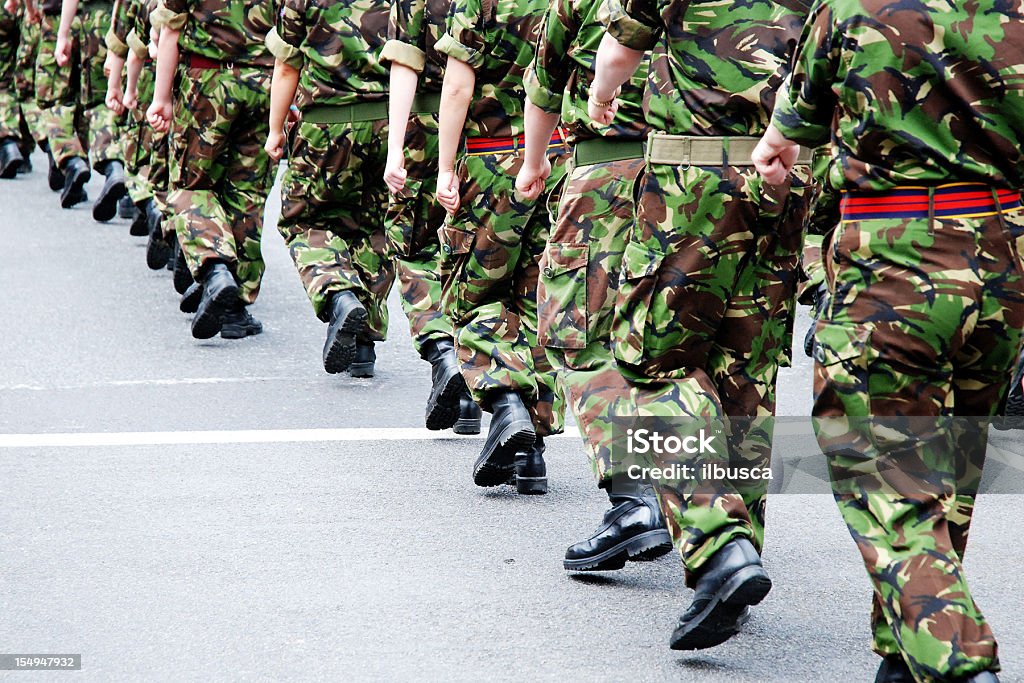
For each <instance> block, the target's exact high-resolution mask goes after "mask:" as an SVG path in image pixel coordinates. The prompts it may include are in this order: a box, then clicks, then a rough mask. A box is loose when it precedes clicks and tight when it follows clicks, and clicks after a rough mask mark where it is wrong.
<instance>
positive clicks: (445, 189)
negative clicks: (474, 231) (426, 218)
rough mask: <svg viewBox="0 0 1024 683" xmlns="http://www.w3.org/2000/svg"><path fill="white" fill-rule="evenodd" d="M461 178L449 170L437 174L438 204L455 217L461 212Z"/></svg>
mask: <svg viewBox="0 0 1024 683" xmlns="http://www.w3.org/2000/svg"><path fill="white" fill-rule="evenodd" d="M459 201H460V197H459V176H457V175H455V171H453V170H451V169H448V170H445V171H440V172H439V173H438V174H437V203H438V204H440V205H441V206H443V207H444V210H445V211H447V212H448V213H449V214H450V215H452V216H454V215H455V212H456V211H458V210H459Z"/></svg>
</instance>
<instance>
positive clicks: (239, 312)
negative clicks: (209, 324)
mask: <svg viewBox="0 0 1024 683" xmlns="http://www.w3.org/2000/svg"><path fill="white" fill-rule="evenodd" d="M235 302H236V303H235V304H234V305H233V306H232V307H231V308H229V309H228V311H227V313H225V314H224V325H223V326H222V327H221V328H220V336H221V337H222V338H223V339H244V338H246V337H249V336H252V335H256V334H259V333H261V332H262V331H263V323H261V322H260V321H259V320H257V319H256V318H254V317H252V316H251V315H249V310H248V309H247V308H246V307H245V304H244V303H242V301H241V299H235Z"/></svg>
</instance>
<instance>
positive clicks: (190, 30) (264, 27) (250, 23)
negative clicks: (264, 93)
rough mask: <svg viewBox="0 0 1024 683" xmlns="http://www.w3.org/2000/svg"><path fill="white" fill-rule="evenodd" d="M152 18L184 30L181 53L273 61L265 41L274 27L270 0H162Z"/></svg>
mask: <svg viewBox="0 0 1024 683" xmlns="http://www.w3.org/2000/svg"><path fill="white" fill-rule="evenodd" d="M150 19H151V21H152V22H153V24H154V25H155V26H158V27H161V28H162V27H163V26H167V27H168V28H171V29H176V30H180V31H181V37H180V38H179V39H178V45H179V47H180V49H181V51H182V53H189V54H194V55H199V56H201V57H206V58H208V59H213V60H217V61H222V62H234V63H235V64H239V65H246V66H272V65H273V63H274V57H273V55H271V54H270V53H269V52H268V51H267V47H266V45H265V44H264V41H265V40H266V38H267V32H268V31H270V29H271V28H272V27H273V26H274V7H273V3H271V2H270V0H160V4H159V6H158V7H157V9H156V11H155V12H153V14H152V15H151V16H150ZM184 59H185V58H184V56H183V62H184Z"/></svg>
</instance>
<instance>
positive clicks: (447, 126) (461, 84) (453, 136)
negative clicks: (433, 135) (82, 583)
mask: <svg viewBox="0 0 1024 683" xmlns="http://www.w3.org/2000/svg"><path fill="white" fill-rule="evenodd" d="M475 87H476V72H475V71H473V67H471V66H470V65H469V64H466V63H465V62H463V61H460V60H458V59H455V58H453V57H448V65H447V67H446V69H445V73H444V85H443V86H442V88H441V113H440V120H439V121H438V141H437V144H438V167H437V168H438V175H437V201H438V203H439V204H441V206H443V207H444V208H445V209H446V210H447V211H448V213H450V214H454V213H455V212H456V211H457V210H458V208H459V199H460V198H459V181H458V178H457V177H456V176H455V155H456V154H457V153H458V150H459V141H460V140H461V139H462V130H463V128H465V126H466V114H468V113H469V105H470V103H471V102H472V100H473V89H474V88H475Z"/></svg>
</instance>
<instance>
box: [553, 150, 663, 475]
mask: <svg viewBox="0 0 1024 683" xmlns="http://www.w3.org/2000/svg"><path fill="white" fill-rule="evenodd" d="M643 169H644V160H643V159H627V160H623V161H613V162H609V163H601V164H593V165H589V166H578V167H575V168H573V169H572V170H571V171H570V172H569V174H568V175H567V177H566V181H565V185H564V186H563V188H562V193H561V198H560V199H559V202H558V214H557V217H556V219H555V224H554V227H553V228H552V230H551V237H550V238H549V239H548V244H547V247H546V248H545V250H544V255H543V257H542V258H541V262H540V283H539V284H538V287H537V301H538V337H539V340H540V343H541V344H542V345H544V346H545V347H546V348H547V351H548V355H549V357H550V358H551V359H552V362H553V363H554V365H555V366H556V367H559V368H561V370H562V383H563V386H564V387H565V393H566V398H567V399H568V401H569V406H570V408H571V409H572V411H573V414H574V415H575V417H576V423H577V424H578V425H579V427H580V430H581V431H582V433H583V437H584V443H585V445H586V449H587V454H588V456H589V458H590V462H591V466H592V467H593V470H594V474H595V476H596V477H597V479H598V481H605V480H608V479H610V478H611V476H612V475H613V474H616V473H617V472H616V471H615V468H616V467H617V466H619V465H620V464H621V461H616V460H615V459H614V458H613V454H616V453H618V450H617V449H616V448H613V438H614V434H615V430H614V429H613V427H614V420H615V418H616V417H617V416H631V415H635V414H636V408H635V406H634V405H633V403H632V396H631V388H630V384H629V383H628V382H627V381H626V379H625V378H624V377H623V376H622V374H621V373H619V369H618V367H617V366H616V364H615V357H614V355H613V354H612V346H611V328H612V315H613V312H614V305H615V300H616V294H617V292H618V285H619V276H620V273H621V269H622V254H623V252H624V251H625V248H626V244H627V243H628V242H629V238H630V235H631V234H632V232H633V223H634V216H635V205H634V202H633V189H634V186H635V184H636V180H637V177H638V176H639V175H640V172H641V171H643Z"/></svg>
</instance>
